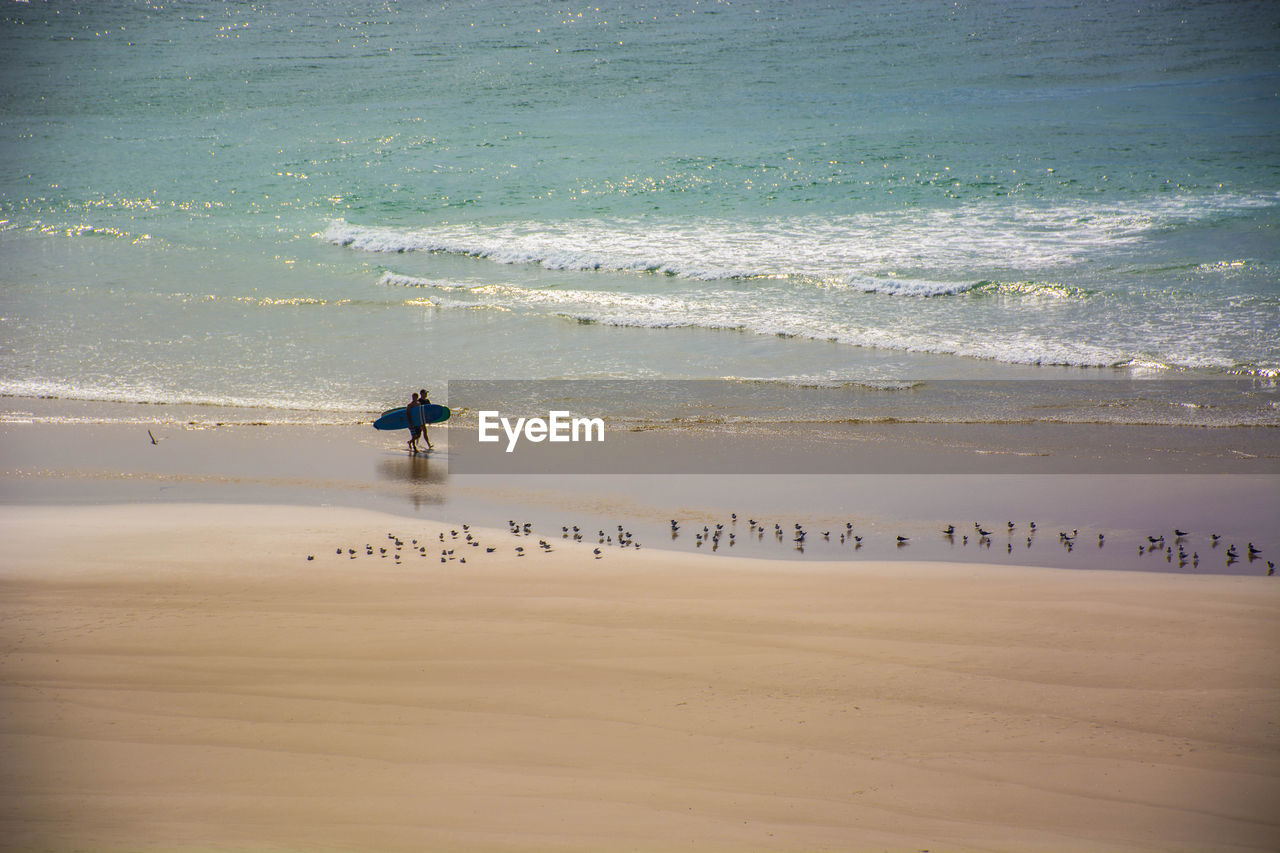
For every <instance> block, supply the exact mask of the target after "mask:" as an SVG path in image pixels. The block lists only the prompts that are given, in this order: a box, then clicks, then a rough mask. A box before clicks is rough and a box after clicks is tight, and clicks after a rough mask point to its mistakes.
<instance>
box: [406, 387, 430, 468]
mask: <svg viewBox="0 0 1280 853" xmlns="http://www.w3.org/2000/svg"><path fill="white" fill-rule="evenodd" d="M414 396H415V397H417V398H418V405H419V406H422V407H423V410H424V411H423V413H422V426H420V427H417V428H416V430H415V432H414V436H413V438H414V440H416V439H417V438H418V434H419V433H421V435H422V438H423V439H424V440H425V441H426V442H427V450H430V449H431V437H430V436H428V435H427V413H426V411H425V409H426V407H427V406H430V405H431V401H430V400H428V399H427V389H426V388H423V389H422V390H421V391H419V392H418V393H417V394H415V395H414ZM409 422H410V423H412V422H413V418H410V419H409ZM410 444H413V441H410ZM413 452H414V453H417V452H418V447H417V445H416V444H413Z"/></svg>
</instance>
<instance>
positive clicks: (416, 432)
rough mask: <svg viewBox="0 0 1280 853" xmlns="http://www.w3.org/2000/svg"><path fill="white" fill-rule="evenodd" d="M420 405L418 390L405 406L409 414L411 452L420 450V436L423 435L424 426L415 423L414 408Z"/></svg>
mask: <svg viewBox="0 0 1280 853" xmlns="http://www.w3.org/2000/svg"><path fill="white" fill-rule="evenodd" d="M417 407H418V392H417V391H414V392H413V399H412V400H410V401H409V405H408V406H407V407H406V408H405V412H407V413H408V415H409V452H410V453H417V452H418V436H420V435H422V427H420V426H414V425H413V410H414V409H416V408H417Z"/></svg>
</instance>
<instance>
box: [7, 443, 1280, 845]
mask: <svg viewBox="0 0 1280 853" xmlns="http://www.w3.org/2000/svg"><path fill="white" fill-rule="evenodd" d="M9 429H10V432H9V435H8V437H7V441H6V444H7V446H8V447H10V448H11V449H12V448H14V447H17V446H22V447H27V445H23V444H22V443H21V442H20V441H18V438H20V435H15V433H14V429H15V428H13V427H10V428H9ZM132 431H133V432H139V430H138V429H137V428H134V429H133V430H132ZM19 432H21V430H19ZM202 435H204V434H202ZM215 435H216V433H215ZM222 440H223V441H227V440H229V439H227V438H226V437H225V435H224V436H223V438H222ZM144 449H147V450H149V449H150V445H147V447H146V448H144ZM126 458H127V454H124V453H123V451H119V452H117V453H116V456H115V459H116V461H117V463H119V462H121V461H122V460H124V459H126ZM11 461H12V460H11ZM45 461H47V460H45ZM204 464H207V465H215V466H216V464H217V463H216V462H207V461H206V462H205V463H204ZM404 464H408V462H407V461H406V462H405V463H404ZM118 467H126V468H127V467H129V466H128V465H121V466H118ZM133 467H134V468H135V469H142V468H145V466H142V465H135V466H133ZM32 470H37V471H40V472H42V473H40V474H38V475H33V474H31V473H30V472H31V471H32ZM26 471H27V473H26V474H23V473H21V472H20V471H18V470H17V469H14V468H12V466H11V470H10V471H9V472H8V473H7V475H6V478H5V482H6V485H7V490H8V494H9V495H10V496H12V495H14V494H18V495H22V494H29V493H31V494H34V492H31V490H32V489H34V488H35V487H34V486H33V485H32V483H31V480H33V479H34V480H37V481H55V482H56V481H59V480H60V477H59V475H58V474H57V471H56V470H52V469H50V468H48V467H42V466H41V465H40V464H32V465H30V466H29V467H28V468H27V469H26ZM135 473H138V475H139V477H138V478H136V479H141V480H144V481H146V480H148V477H147V476H146V474H145V471H142V470H135ZM202 476H205V477H206V478H207V479H210V480H218V478H216V477H212V475H209V474H205V475H202ZM151 478H152V484H153V485H154V483H155V482H156V481H157V478H158V481H159V482H162V483H163V482H170V483H172V482H176V480H177V479H181V478H171V479H169V480H166V479H165V476H162V475H161V474H158V473H155V472H153V473H152V474H151ZM129 479H130V478H128V477H123V476H116V477H108V476H106V475H100V476H99V480H100V481H102V482H105V483H106V485H105V486H102V488H103V489H104V491H105V493H109V492H110V491H111V489H112V488H116V489H117V492H116V493H117V494H119V495H127V494H130V492H129V491H128V490H127V489H125V488H123V486H122V484H123V483H125V482H127V481H129ZM228 479H230V480H234V479H236V478H235V477H233V476H230V475H228V477H226V478H223V480H220V481H218V482H220V483H222V485H223V486H225V485H226V482H225V481H226V480H228ZM250 479H251V478H250ZM266 479H267V480H268V481H269V480H270V478H269V477H267V478H266ZM284 479H285V480H288V478H287V477H285V478H284ZM113 484H114V486H113ZM250 485H253V483H250ZM258 485H261V481H258ZM268 485H270V483H268ZM276 485H279V484H276ZM439 485H440V483H436V484H435V485H434V486H432V487H433V488H434V487H437V486H439ZM206 488H207V489H212V491H207V492H206V494H216V495H218V496H219V498H220V501H219V502H218V503H211V502H207V501H206V502H201V501H191V500H176V501H166V500H165V499H163V498H162V497H161V498H158V499H157V498H156V497H155V496H144V498H145V499H143V500H141V501H140V502H127V501H123V500H117V501H111V500H108V499H106V498H107V495H106V494H104V495H99V498H100V499H99V500H97V501H95V503H94V504H93V505H83V504H76V503H73V502H69V501H67V500H65V499H64V498H57V499H52V498H50V497H49V496H48V495H45V496H44V497H43V498H42V499H39V500H35V499H33V500H25V499H24V500H18V501H15V500H13V499H12V497H11V500H10V502H9V503H8V505H6V506H4V507H3V509H2V510H0V528H2V529H3V538H4V542H5V543H6V544H5V556H4V559H3V561H0V584H3V594H2V595H0V609H2V612H0V626H2V627H0V641H2V649H3V657H0V690H2V691H3V709H2V714H0V721H2V722H0V788H2V790H3V794H2V796H0V839H2V840H0V847H3V849H9V850H82V849H91V850H102V851H111V850H168V851H171V850H208V849H219V850H255V851H260V850H282V851H283V850H319V849H323V850H349V851H380V850H387V851H396V850H404V851H409V850H451V851H459V850H547V851H550V850H641V851H649V850H653V851H657V850H698V851H703V850H724V851H737V850H797V851H799V850H804V851H814V850H910V851H917V850H934V851H938V850H948V851H953V850H954V851H959V850H1007V851H1028V850H1042V851H1074V850H1090V851H1095V850H1096V851H1102V850H1106V851H1112V850H1115V851H1119V850H1151V851H1156V850H1159V851H1168V850H1187V851H1203V850H1273V849H1276V848H1277V846H1280V819H1278V818H1277V816H1276V810H1275V804H1276V802H1277V801H1280V732H1278V731H1277V728H1276V723H1275V709H1276V707H1278V706H1280V705H1278V703H1280V667H1277V666H1276V664H1275V652H1276V650H1277V648H1280V629H1278V628H1277V626H1278V625H1280V585H1278V584H1277V583H1276V582H1275V580H1276V579H1275V578H1268V577H1265V576H1262V575H1258V576H1248V577H1240V576H1210V575H1177V574H1161V573H1134V572H1119V571H1078V570H1059V569H1052V568H1044V567H1028V566H1019V565H1008V564H1004V565H992V564H982V563H973V562H969V563H963V564H962V563H954V562H919V561H911V560H906V559H898V560H893V561H883V560H874V559H872V560H864V561H861V562H858V563H856V564H855V563H847V562H846V563H833V562H825V563H824V562H816V563H814V562H801V561H792V560H776V559H775V560H761V559H743V558H738V557H731V556H725V555H723V554H720V555H715V556H713V555H710V554H707V553H678V552H674V551H670V550H666V551H664V550H661V549H658V548H645V549H643V550H635V549H634V548H619V547H618V546H617V545H616V543H612V542H611V543H610V546H609V547H606V548H603V549H600V550H601V554H600V555H599V556H597V555H596V554H595V553H594V551H595V550H596V546H595V543H593V542H590V541H586V542H581V543H577V542H573V541H571V540H564V539H561V538H557V537H558V535H559V530H558V529H556V530H551V529H546V528H545V527H543V526H537V527H535V528H534V529H533V531H532V533H531V534H530V535H529V536H525V535H523V533H521V534H520V535H515V536H513V535H512V534H511V533H510V531H509V530H507V529H502V528H500V527H498V528H495V527H480V526H473V527H471V528H470V529H469V530H467V531H465V533H464V531H463V530H462V529H460V527H459V524H458V520H457V519H456V518H453V517H452V516H450V517H449V518H447V519H446V520H440V519H439V518H433V516H445V515H449V514H450V513H452V512H455V511H456V507H454V506H453V505H451V504H448V503H447V502H446V503H444V504H432V503H431V502H420V503H417V504H415V508H414V513H415V514H414V515H413V516H412V517H411V516H408V515H406V514H393V513H386V512H380V511H376V510H374V509H370V508H350V507H342V506H290V505H287V503H277V504H275V505H264V504H260V503H255V502H253V501H252V500H250V499H247V498H246V499H242V500H240V501H227V500H225V497H226V495H227V492H226V491H225V490H218V489H214V488H213V487H212V486H208V485H207V484H206ZM239 488H241V491H240V492H238V494H241V495H242V496H248V495H252V494H254V491H253V489H248V491H245V490H244V489H245V488H246V486H245V484H244V483H241V484H240V486H239ZM35 491H36V492H38V491H39V489H35ZM184 494H185V493H184ZM455 531H456V532H457V535H456V536H455V533H454V532H455ZM464 535H471V536H473V538H474V540H475V541H477V542H478V543H480V544H479V545H475V546H468V545H466V544H464V543H465V541H466V540H465V538H463V537H464ZM442 537H443V541H442ZM540 539H545V540H546V541H547V543H548V545H549V546H550V550H548V549H546V548H543V547H541V546H539V544H538V541H539V540H540ZM517 547H519V548H523V549H524V550H523V552H521V551H517V550H516V549H517ZM384 548H385V549H387V550H386V553H385V555H384V554H383V552H382V549H384ZM489 548H493V549H494V550H493V551H489V550H488V549H489ZM448 551H453V552H454V553H453V554H447V553H443V552H448ZM463 557H465V558H466V562H465V563H463V562H462V558H463Z"/></svg>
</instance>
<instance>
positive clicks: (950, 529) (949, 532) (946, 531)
mask: <svg viewBox="0 0 1280 853" xmlns="http://www.w3.org/2000/svg"><path fill="white" fill-rule="evenodd" d="M955 533H956V526H955V525H954V524H948V525H947V526H946V527H944V528H943V529H942V535H943V536H954V535H955Z"/></svg>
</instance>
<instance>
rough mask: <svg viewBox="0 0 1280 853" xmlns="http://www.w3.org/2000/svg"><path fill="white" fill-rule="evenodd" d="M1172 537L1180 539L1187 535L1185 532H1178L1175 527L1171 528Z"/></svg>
mask: <svg viewBox="0 0 1280 853" xmlns="http://www.w3.org/2000/svg"><path fill="white" fill-rule="evenodd" d="M1173 535H1174V536H1177V537H1178V538H1182V537H1183V536H1186V535H1187V531H1185V530H1179V529H1178V528H1176V527H1175V528H1173Z"/></svg>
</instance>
